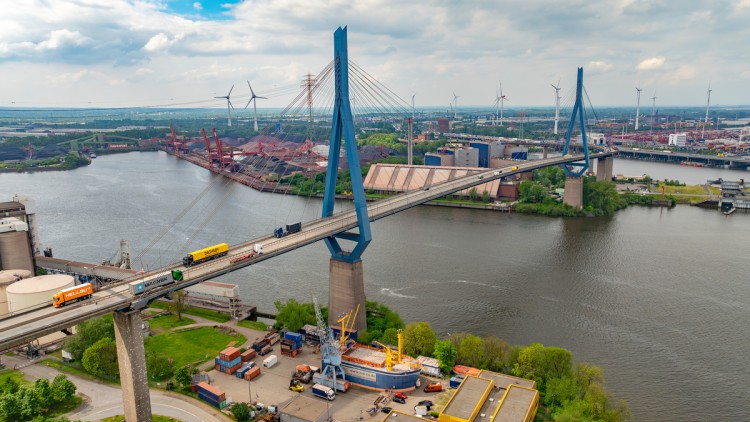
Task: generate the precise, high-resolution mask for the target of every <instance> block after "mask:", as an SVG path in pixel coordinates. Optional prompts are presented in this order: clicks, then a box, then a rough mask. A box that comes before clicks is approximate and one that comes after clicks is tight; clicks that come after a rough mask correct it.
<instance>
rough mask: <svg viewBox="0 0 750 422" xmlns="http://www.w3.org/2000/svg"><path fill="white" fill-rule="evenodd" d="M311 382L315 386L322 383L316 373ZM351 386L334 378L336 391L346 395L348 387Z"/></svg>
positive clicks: (320, 376)
mask: <svg viewBox="0 0 750 422" xmlns="http://www.w3.org/2000/svg"><path fill="white" fill-rule="evenodd" d="M313 382H314V383H316V384H321V383H322V382H323V376H322V375H321V374H318V373H315V374H313ZM321 385H322V384H321ZM351 386H352V383H351V382H349V381H345V380H342V379H338V378H336V391H340V392H342V393H346V392H347V391H349V387H351Z"/></svg>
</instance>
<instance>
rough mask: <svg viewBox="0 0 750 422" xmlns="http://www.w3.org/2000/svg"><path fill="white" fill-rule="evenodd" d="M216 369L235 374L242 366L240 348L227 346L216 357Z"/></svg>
mask: <svg viewBox="0 0 750 422" xmlns="http://www.w3.org/2000/svg"><path fill="white" fill-rule="evenodd" d="M214 364H215V369H216V370H217V371H221V372H223V373H225V374H229V375H233V374H234V373H235V372H236V371H237V370H238V369H240V367H241V366H242V358H241V357H240V349H238V348H236V347H227V348H226V349H224V350H222V351H221V353H219V356H217V357H216V358H215V359H214Z"/></svg>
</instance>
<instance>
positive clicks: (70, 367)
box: [39, 359, 120, 385]
mask: <svg viewBox="0 0 750 422" xmlns="http://www.w3.org/2000/svg"><path fill="white" fill-rule="evenodd" d="M39 363H41V364H42V365H45V366H49V367H50V368H55V369H59V370H60V371H63V372H67V373H69V374H73V375H78V376H79V377H82V378H86V379H89V380H94V381H105V382H107V383H109V384H113V385H119V384H120V379H119V378H111V379H107V378H101V377H97V376H96V375H92V374H90V373H88V372H86V370H85V369H83V366H81V363H80V362H63V361H60V360H56V359H44V360H42V361H41V362H39Z"/></svg>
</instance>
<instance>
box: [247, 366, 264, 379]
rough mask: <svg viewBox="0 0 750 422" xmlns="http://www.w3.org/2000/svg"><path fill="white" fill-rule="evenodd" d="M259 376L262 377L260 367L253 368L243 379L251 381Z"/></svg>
mask: <svg viewBox="0 0 750 422" xmlns="http://www.w3.org/2000/svg"><path fill="white" fill-rule="evenodd" d="M258 375H260V366H253V367H252V368H250V369H249V370H248V371H247V372H245V375H244V376H243V378H244V379H245V381H250V380H252V379H253V378H255V377H257V376H258Z"/></svg>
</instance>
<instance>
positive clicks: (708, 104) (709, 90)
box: [701, 81, 712, 139]
mask: <svg viewBox="0 0 750 422" xmlns="http://www.w3.org/2000/svg"><path fill="white" fill-rule="evenodd" d="M711 91H712V90H711V81H708V91H707V92H706V95H707V96H708V99H706V120H704V121H703V129H701V139H706V138H705V137H704V136H703V135H704V134H705V133H706V125H707V124H708V107H709V106H710V105H711Z"/></svg>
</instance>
